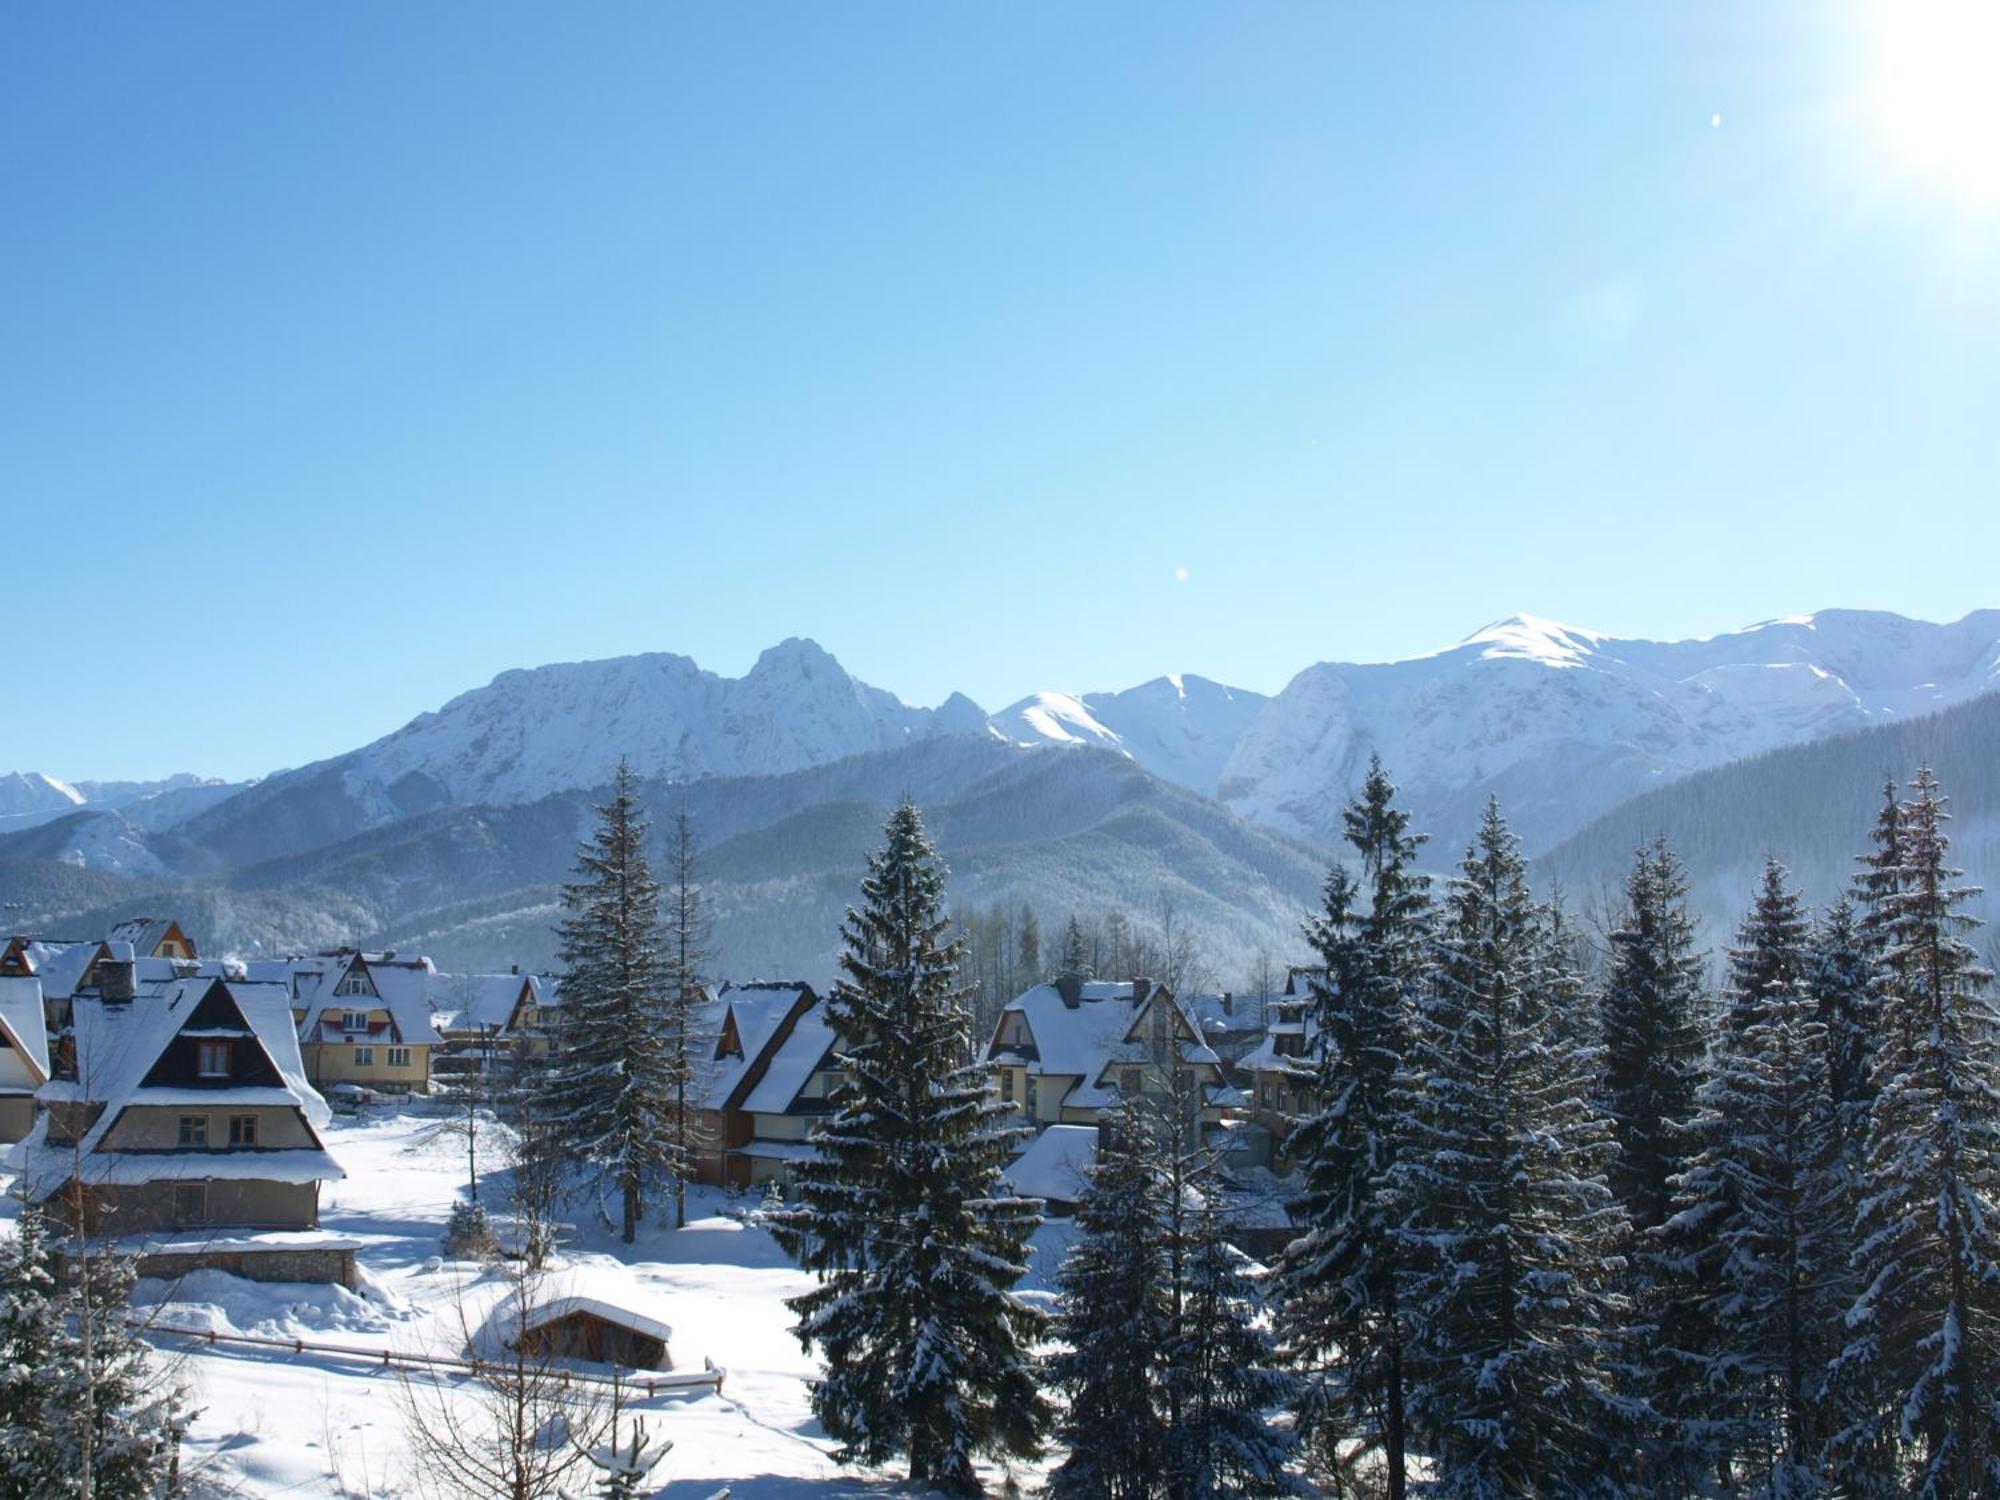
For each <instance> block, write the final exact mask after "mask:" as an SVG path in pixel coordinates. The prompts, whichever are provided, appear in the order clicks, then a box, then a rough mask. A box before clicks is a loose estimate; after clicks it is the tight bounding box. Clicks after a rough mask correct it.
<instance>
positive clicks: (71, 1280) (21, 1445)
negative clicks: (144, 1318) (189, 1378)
mask: <svg viewBox="0 0 2000 1500" xmlns="http://www.w3.org/2000/svg"><path fill="white" fill-rule="evenodd" d="M137 1274H138V1273H137V1270H136V1268H135V1265H134V1262H133V1260H132V1259H131V1257H129V1256H122V1255H118V1254H115V1253H112V1252H110V1251H108V1250H104V1249H101V1248H99V1247H95V1246H92V1245H90V1244H89V1243H88V1242H86V1241H84V1240H83V1239H82V1238H81V1237H80V1236H79V1237H77V1239H76V1241H75V1249H74V1252H73V1253H72V1255H71V1256H70V1266H69V1269H68V1274H67V1277H66V1279H65V1281H64V1282H62V1283H61V1284H58V1282H57V1279H56V1247H55V1244H54V1242H53V1240H52V1238H51V1236H50V1234H49V1232H48V1229H47V1227H46V1226H45V1224H44V1223H43V1220H42V1216H41V1214H40V1213H39V1212H37V1211H35V1210H30V1211H28V1212H27V1213H26V1214H24V1215H23V1217H22V1219H21V1223H20V1229H19V1233H18V1235H17V1237H16V1238H15V1240H14V1241H13V1242H12V1244H10V1245H7V1246H6V1247H4V1249H0V1497H5V1500H15V1497H19V1500H72V1497H83V1496H89V1497H91V1500H166V1497H171V1496H175V1495H178V1494H180V1493H181V1487H180V1483H179V1466H180V1444H181V1437H182V1434H183V1433H184V1432H185V1431H186V1428H187V1424H188V1422H189V1421H190V1420H191V1417H192V1414H191V1413H190V1412H189V1410H188V1407H187V1393H186V1391H185V1390H184V1389H183V1387H182V1386H181V1384H180V1382H179V1380H178V1379H176V1378H175V1376H174V1374H173V1373H172V1371H171V1370H163V1369H161V1368H160V1367H159V1366H158V1365H157V1364H156V1362H155V1359H154V1356H153V1353H152V1351H151V1350H150V1349H149V1348H148V1347H147V1346H146V1344H145V1343H144V1341H143V1340H141V1339H140V1338H139V1336H138V1333H137V1330H135V1329H134V1328H133V1327H132V1326H131V1324H130V1322H129V1321H128V1317H129V1312H130V1305H131V1300H132V1285H133V1282H134V1281H135V1280H136V1279H137Z"/></svg>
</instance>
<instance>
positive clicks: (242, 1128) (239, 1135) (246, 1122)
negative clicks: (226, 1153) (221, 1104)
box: [229, 1115, 257, 1146]
mask: <svg viewBox="0 0 2000 1500" xmlns="http://www.w3.org/2000/svg"><path fill="white" fill-rule="evenodd" d="M229 1144H230V1145H232V1146H254V1145H256V1144H257V1117H256V1116H255V1115H231V1116H230V1117H229Z"/></svg>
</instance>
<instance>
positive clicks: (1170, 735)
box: [992, 675, 1269, 797]
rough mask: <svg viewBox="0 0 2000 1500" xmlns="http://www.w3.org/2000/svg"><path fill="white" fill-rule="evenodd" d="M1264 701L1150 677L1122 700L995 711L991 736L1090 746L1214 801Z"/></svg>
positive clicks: (1110, 697)
mask: <svg viewBox="0 0 2000 1500" xmlns="http://www.w3.org/2000/svg"><path fill="white" fill-rule="evenodd" d="M1268 701H1269V700H1268V699H1267V698H1265V696H1264V695H1263V694H1262V693H1253V692H1250V691H1249V690H1248V689H1245V688H1232V687H1225V686H1223V685H1222V684H1221V683H1219V682H1211V681H1209V679H1208V678H1206V677H1195V676H1192V675H1188V676H1174V677H1155V678H1154V679H1153V680H1152V681H1151V682H1145V683H1141V684H1140V685H1139V686H1138V687H1135V688H1127V689H1126V690H1125V691H1124V692H1122V693H1084V694H1082V695H1081V696H1075V695H1072V694H1069V693H1037V694H1035V695H1034V696H1033V697H1032V698H1023V699H1022V700H1021V701H1020V702H1019V703H1016V704H1014V705H1013V706H1012V707H1011V708H1006V709H1002V710H1001V711H1000V712H999V713H997V714H995V715H994V716H993V719H992V724H993V729H994V731H995V732H996V733H997V734H999V735H1000V736H1001V738H1003V739H1006V740H1010V741H1012V742H1013V743H1015V744H1017V745H1066V744H1082V745H1095V746H1097V747H1098V748H1100V749H1105V750H1116V751H1119V752H1120V753H1122V754H1125V755H1129V756H1131V757H1132V759H1134V760H1136V761H1137V762H1138V763H1139V764H1140V765H1142V766H1144V767H1145V768H1146V769H1147V770H1149V771H1151V772H1152V773H1153V774H1154V775H1155V776H1158V777H1160V778H1161V779H1162V780H1165V781H1171V782H1175V783H1176V784H1178V785H1180V786H1184V787H1189V788H1191V789H1192V790H1194V791H1197V792H1200V793H1201V794H1202V795H1203V796H1207V797H1212V796H1214V795H1215V789H1216V786H1217V784H1218V783H1219V782H1220V781H1221V779H1222V770H1223V767H1224V766H1225V765H1227V764H1228V761H1229V757H1230V755H1231V754H1232V753H1233V752H1234V750H1235V749H1236V742H1237V741H1238V740H1239V739H1241V738H1242V735H1243V732H1244V730H1246V729H1248V728H1249V727H1250V723H1251V721H1252V720H1253V719H1255V718H1256V717H1257V713H1258V711H1259V710H1260V709H1262V708H1263V706H1264V705H1265V703H1266V702H1268Z"/></svg>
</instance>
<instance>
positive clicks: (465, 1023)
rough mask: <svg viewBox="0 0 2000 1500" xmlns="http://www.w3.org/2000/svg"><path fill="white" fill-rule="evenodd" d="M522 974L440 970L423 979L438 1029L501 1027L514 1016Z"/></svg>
mask: <svg viewBox="0 0 2000 1500" xmlns="http://www.w3.org/2000/svg"><path fill="white" fill-rule="evenodd" d="M529 982H530V981H529V976H528V975H526V974H440V973H436V972H433V973H431V974H430V975H429V976H428V977H427V978H426V980H425V992H426V994H427V996H428V1001H429V1005H430V1009H431V1014H432V1016H433V1018H434V1024H435V1025H436V1026H437V1028H438V1029H439V1030H441V1031H486V1030H489V1029H490V1030H494V1031H504V1030H505V1029H506V1027H507V1023H508V1022H509V1021H511V1020H513V1018H514V1008H515V1007H516V1006H517V1005H519V1004H520V1002H521V995H522V992H523V991H524V990H526V989H528V988H529Z"/></svg>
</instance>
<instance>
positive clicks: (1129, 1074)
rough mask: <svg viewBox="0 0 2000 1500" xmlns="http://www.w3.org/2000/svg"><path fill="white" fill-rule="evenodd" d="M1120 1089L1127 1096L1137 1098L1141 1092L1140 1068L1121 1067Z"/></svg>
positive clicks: (1119, 1072)
mask: <svg viewBox="0 0 2000 1500" xmlns="http://www.w3.org/2000/svg"><path fill="white" fill-rule="evenodd" d="M1118 1089H1119V1092H1120V1093H1122V1094H1124V1095H1125V1096H1126V1097H1127V1098H1137V1097H1138V1093H1139V1070H1138V1069H1137V1068H1120V1069H1119V1070H1118Z"/></svg>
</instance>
